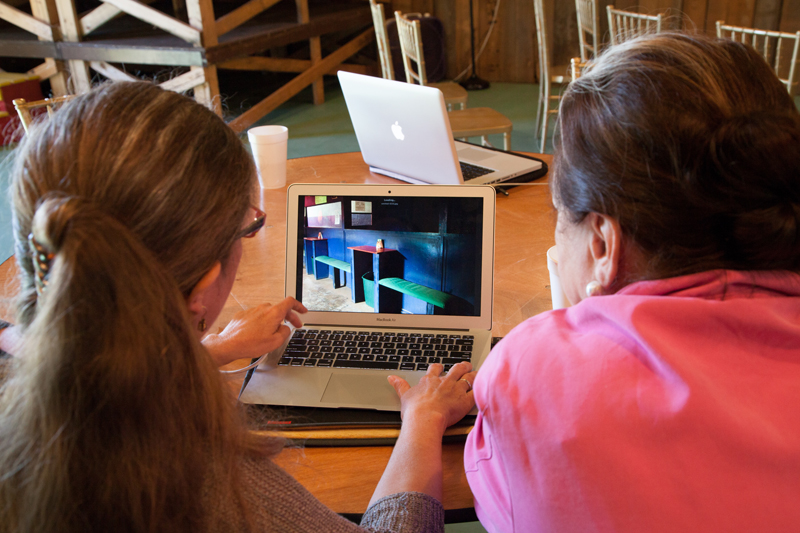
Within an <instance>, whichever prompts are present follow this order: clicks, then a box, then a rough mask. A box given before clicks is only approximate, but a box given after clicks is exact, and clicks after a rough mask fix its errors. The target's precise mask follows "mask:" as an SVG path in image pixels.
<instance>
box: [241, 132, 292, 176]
mask: <svg viewBox="0 0 800 533" xmlns="http://www.w3.org/2000/svg"><path fill="white" fill-rule="evenodd" d="M247 138H248V139H250V148H251V150H252V151H253V159H255V162H256V169H257V170H258V183H259V185H261V188H262V189H280V188H282V187H285V186H286V154H287V147H288V140H289V129H288V128H287V127H286V126H258V127H256V128H252V129H249V130H247Z"/></svg>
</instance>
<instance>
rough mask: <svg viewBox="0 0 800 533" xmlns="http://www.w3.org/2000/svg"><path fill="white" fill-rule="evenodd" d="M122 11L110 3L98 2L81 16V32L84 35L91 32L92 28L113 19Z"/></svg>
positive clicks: (94, 28)
mask: <svg viewBox="0 0 800 533" xmlns="http://www.w3.org/2000/svg"><path fill="white" fill-rule="evenodd" d="M121 13H123V11H122V10H121V9H120V8H118V7H117V6H114V5H111V4H100V5H99V6H98V7H96V8H94V9H92V10H91V11H89V12H88V13H87V14H85V15H84V16H82V17H81V32H82V33H83V34H84V35H87V34H89V33H92V32H93V31H94V30H96V29H97V28H99V27H100V26H102V25H103V24H105V23H106V22H108V21H109V20H111V19H113V18H114V17H116V16H117V15H119V14H121Z"/></svg>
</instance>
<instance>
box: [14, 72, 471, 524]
mask: <svg viewBox="0 0 800 533" xmlns="http://www.w3.org/2000/svg"><path fill="white" fill-rule="evenodd" d="M255 183H256V182H255V173H254V167H253V163H252V160H251V158H250V156H249V154H248V153H247V152H246V150H245V149H244V147H243V145H242V143H241V142H240V140H239V139H238V138H237V137H236V135H235V134H234V133H233V132H232V131H231V130H230V129H229V128H228V127H227V126H226V125H225V124H224V123H223V122H222V121H221V120H220V119H219V118H218V117H216V116H215V115H214V114H213V113H211V112H210V111H208V110H207V109H205V108H203V107H202V106H200V105H198V104H196V103H194V102H193V101H192V100H190V99H188V98H186V97H183V96H180V95H177V94H175V93H171V92H168V91H163V90H161V89H159V88H157V87H155V86H153V85H150V84H146V83H115V84H110V85H106V86H103V87H101V88H99V89H96V90H95V91H93V92H91V93H89V94H87V95H84V96H80V97H78V98H76V99H75V100H73V101H71V102H70V103H69V104H68V105H66V106H65V107H64V108H62V109H61V110H60V111H59V112H58V113H56V114H55V115H54V117H53V118H52V119H51V120H49V121H48V122H46V123H44V124H43V125H42V126H41V127H39V128H38V129H37V130H36V131H34V132H32V134H31V135H30V137H29V138H28V139H27V140H26V141H25V143H24V145H23V146H21V147H20V148H19V154H18V155H17V160H16V163H15V167H14V171H13V184H12V191H13V202H14V205H13V208H14V230H15V240H16V242H15V245H16V249H15V252H16V259H17V263H18V264H19V266H20V270H21V275H20V281H21V287H22V289H21V297H20V305H19V311H18V324H17V326H16V328H15V330H14V331H13V332H12V333H13V334H15V335H16V337H17V338H18V342H15V343H11V344H10V345H7V346H9V348H6V350H7V351H11V352H12V353H13V355H14V356H13V357H10V358H7V359H8V363H7V365H6V366H7V367H8V377H7V379H6V381H5V384H4V385H3V388H2V392H0V531H26V532H27V531H30V532H34V531H36V532H42V531H156V530H158V531H234V530H235V531H364V529H362V528H361V527H359V526H357V525H355V524H353V523H350V522H348V521H347V520H344V519H343V518H341V517H339V516H338V515H336V514H335V513H333V512H332V511H331V510H329V509H327V508H325V507H324V506H323V505H322V504H321V503H319V502H318V501H317V500H315V499H314V497H313V496H311V495H310V494H309V493H308V492H306V491H305V490H304V489H303V488H302V487H301V486H300V485H299V484H298V483H297V482H296V481H295V480H293V479H292V478H291V477H290V476H288V475H287V474H286V473H285V472H283V471H282V470H281V469H280V468H278V467H277V466H276V465H275V464H273V463H272V462H271V461H270V457H271V456H273V455H274V454H276V453H277V452H278V451H279V450H280V448H281V446H282V443H281V442H280V441H277V440H274V439H265V438H262V437H258V436H256V435H254V434H251V433H249V432H248V431H247V430H246V429H245V425H244V422H243V420H242V418H241V416H240V414H239V412H238V411H237V410H236V407H235V401H234V398H232V396H231V395H230V394H229V392H228V390H227V388H226V387H225V386H224V385H223V383H222V380H221V379H220V375H219V372H218V371H217V364H218V363H220V362H225V361H226V360H228V359H230V358H233V356H232V355H231V354H233V353H236V354H237V355H238V357H242V356H248V355H254V354H260V353H264V352H265V351H267V350H269V349H271V348H274V347H276V346H278V345H280V344H281V343H282V342H283V340H284V339H285V338H286V336H287V335H288V328H287V327H286V326H282V323H283V321H284V320H290V321H292V322H294V323H295V324H296V325H299V317H298V316H297V313H302V312H304V311H305V309H304V307H303V306H302V305H300V304H299V303H298V302H296V301H294V300H291V299H287V300H285V301H284V302H281V303H280V304H278V305H276V306H274V307H269V306H262V307H259V308H256V309H254V310H252V311H250V312H248V313H247V314H246V315H244V316H243V317H240V318H241V320H238V321H235V322H236V324H234V325H233V326H231V327H230V328H228V329H227V330H225V331H224V332H223V335H221V336H220V337H214V338H213V339H212V342H210V343H209V344H212V345H213V351H214V354H215V355H216V359H215V358H214V357H212V355H211V353H210V352H209V350H207V349H206V348H204V347H203V345H202V344H201V337H202V336H203V334H204V331H205V330H206V328H207V325H209V324H211V323H213V321H214V320H215V319H216V317H217V315H218V314H219V312H220V310H221V309H222V306H223V304H224V302H225V300H226V298H227V296H228V293H229V292H230V289H231V286H232V284H233V280H234V278H235V274H236V270H237V267H238V263H239V260H240V258H241V253H242V244H241V239H242V238H244V237H246V236H248V235H251V234H252V233H253V232H255V231H258V229H259V228H260V226H261V225H263V218H262V217H261V214H260V213H259V212H258V210H257V209H255V208H253V207H251V203H252V196H253V192H254V188H255V186H256V185H255ZM4 337H5V336H4ZM441 370H442V369H441V366H440V365H437V366H434V367H432V369H431V370H430V371H429V373H428V374H427V376H426V377H425V378H424V379H423V380H422V381H421V383H420V385H419V386H416V387H414V388H412V389H410V390H409V388H408V386H407V384H405V383H404V382H402V381H397V382H396V383H395V386H396V388H397V389H398V391H399V392H401V393H402V394H401V402H402V406H403V419H404V421H403V430H402V431H401V436H400V438H399V440H398V443H397V446H396V448H395V453H394V455H393V457H392V459H391V460H390V463H389V465H388V467H387V471H386V474H385V475H384V477H383V479H382V480H381V482H380V484H379V485H378V487H377V488H376V490H375V494H374V496H373V501H372V502H371V503H372V504H371V507H370V508H369V510H368V511H367V513H366V514H365V516H364V521H363V526H364V527H365V528H368V529H369V530H373V531H441V530H442V529H443V510H442V506H441V503H440V500H441V490H442V489H441V483H442V480H441V469H442V466H441V436H442V433H443V432H444V429H445V428H446V427H447V425H449V424H451V423H453V422H455V421H456V420H458V419H460V418H461V417H462V416H463V415H464V414H466V413H467V412H468V411H469V409H470V408H471V407H472V405H473V402H472V394H471V393H468V392H467V390H466V388H467V387H466V386H465V384H464V383H459V382H458V379H460V378H463V377H464V376H467V378H468V379H472V374H470V373H469V372H468V371H469V368H468V365H466V364H465V365H459V366H457V367H454V369H453V370H451V371H450V372H449V373H448V374H447V375H446V376H441V375H440V373H441Z"/></svg>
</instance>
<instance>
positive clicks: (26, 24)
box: [0, 2, 53, 41]
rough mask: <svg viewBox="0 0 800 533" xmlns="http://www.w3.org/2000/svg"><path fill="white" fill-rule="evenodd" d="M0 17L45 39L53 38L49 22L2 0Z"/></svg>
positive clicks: (50, 39)
mask: <svg viewBox="0 0 800 533" xmlns="http://www.w3.org/2000/svg"><path fill="white" fill-rule="evenodd" d="M0 19H3V20H6V21H8V22H10V23H11V24H13V25H14V26H17V27H20V28H22V29H23V30H25V31H27V32H29V33H32V34H34V35H36V36H37V37H39V38H40V39H43V40H45V41H52V40H53V29H52V28H51V27H50V26H49V25H48V24H45V23H44V22H42V21H41V20H39V19H36V18H34V17H32V16H30V15H28V14H27V13H25V12H24V11H20V10H19V9H17V8H16V7H11V6H9V5H8V4H4V3H3V2H0Z"/></svg>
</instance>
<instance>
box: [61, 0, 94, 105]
mask: <svg viewBox="0 0 800 533" xmlns="http://www.w3.org/2000/svg"><path fill="white" fill-rule="evenodd" d="M55 4H56V8H57V10H58V21H59V23H60V24H61V37H62V39H63V40H64V41H66V42H70V43H79V42H80V41H81V37H83V34H82V33H81V26H80V22H79V21H78V14H77V12H76V11H75V4H74V3H73V2H72V0H55ZM67 65H68V66H69V72H70V82H71V84H72V90H71V91H70V92H72V93H74V94H81V93H86V92H89V90H91V88H92V80H91V78H90V76H89V67H88V66H86V62H84V61H80V60H77V59H71V60H69V61H67Z"/></svg>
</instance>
